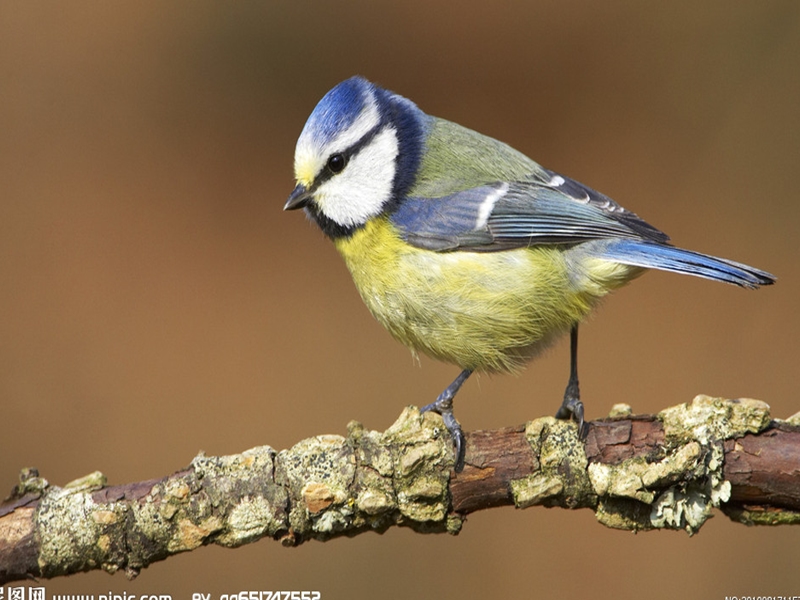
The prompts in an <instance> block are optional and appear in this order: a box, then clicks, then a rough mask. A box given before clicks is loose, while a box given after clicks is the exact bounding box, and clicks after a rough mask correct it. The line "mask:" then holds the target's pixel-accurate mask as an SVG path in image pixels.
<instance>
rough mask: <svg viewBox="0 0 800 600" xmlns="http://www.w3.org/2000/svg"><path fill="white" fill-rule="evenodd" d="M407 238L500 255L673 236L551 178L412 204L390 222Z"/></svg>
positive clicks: (487, 187)
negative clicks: (537, 248)
mask: <svg viewBox="0 0 800 600" xmlns="http://www.w3.org/2000/svg"><path fill="white" fill-rule="evenodd" d="M390 218H391V220H392V222H393V223H394V224H395V225H396V226H397V227H398V229H399V230H400V232H401V234H402V235H403V237H404V238H405V239H406V240H407V241H408V242H409V243H410V244H413V245H415V246H418V247H420V248H426V249H429V250H438V251H447V250H459V249H460V250H470V251H497V250H508V249H512V248H519V247H525V246H536V245H543V244H572V243H578V242H583V241H587V240H597V239H607V238H631V239H644V240H650V241H653V242H658V243H666V242H667V241H668V240H669V238H668V237H667V235H666V234H664V233H663V232H661V231H659V230H658V229H656V228H655V227H652V226H651V225H649V224H648V223H646V222H645V221H643V220H642V219H640V218H639V217H638V216H636V215H635V214H634V213H632V212H630V211H628V210H625V209H624V208H622V207H621V206H620V205H619V204H617V203H616V202H614V201H613V200H611V199H610V198H608V197H607V196H604V195H603V194H600V193H599V192H596V191H594V190H592V189H590V188H588V187H586V186H584V185H582V184H580V183H578V182H577V181H574V180H572V179H568V178H566V177H563V176H561V175H557V174H556V173H553V172H551V171H547V170H542V172H539V173H536V174H535V175H532V176H531V177H530V178H528V179H525V180H522V181H514V182H495V183H489V184H486V185H480V186H476V187H473V188H470V189H466V190H462V191H457V192H454V193H451V194H448V195H445V196H441V197H437V198H422V197H408V198H406V199H405V200H404V201H403V202H402V203H401V204H400V206H399V207H398V209H397V210H396V211H395V212H394V213H393V214H392V215H391V217H390Z"/></svg>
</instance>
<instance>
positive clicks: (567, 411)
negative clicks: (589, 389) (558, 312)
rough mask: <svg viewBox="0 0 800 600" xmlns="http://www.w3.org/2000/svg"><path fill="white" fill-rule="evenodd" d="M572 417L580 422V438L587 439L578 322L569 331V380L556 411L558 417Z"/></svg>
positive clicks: (587, 430) (587, 428) (587, 429)
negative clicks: (579, 379) (579, 358)
mask: <svg viewBox="0 0 800 600" xmlns="http://www.w3.org/2000/svg"><path fill="white" fill-rule="evenodd" d="M570 418H571V419H572V420H573V421H575V422H576V423H577V424H578V439H581V440H583V439H586V434H587V433H588V432H589V427H588V426H587V425H586V423H584V421H583V402H581V390H580V386H579V385H578V324H577V323H576V324H575V325H573V326H572V329H571V330H570V332H569V381H568V382H567V389H566V390H564V401H563V402H562V403H561V407H560V408H559V409H558V412H557V413H556V419H570Z"/></svg>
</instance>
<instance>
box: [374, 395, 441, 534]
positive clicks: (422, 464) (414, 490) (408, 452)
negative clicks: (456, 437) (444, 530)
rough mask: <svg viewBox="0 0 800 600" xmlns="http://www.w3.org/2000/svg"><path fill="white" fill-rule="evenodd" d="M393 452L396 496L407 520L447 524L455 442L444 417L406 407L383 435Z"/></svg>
mask: <svg viewBox="0 0 800 600" xmlns="http://www.w3.org/2000/svg"><path fill="white" fill-rule="evenodd" d="M381 441H382V443H383V444H384V445H386V446H387V447H389V448H391V449H392V462H393V471H394V486H395V488H394V497H395V498H397V507H398V510H399V511H400V513H401V514H402V515H403V517H405V518H406V519H411V520H412V521H415V522H418V523H431V522H436V523H439V524H441V525H442V526H443V525H444V524H445V521H446V517H447V515H448V513H449V507H450V497H449V492H448V483H449V469H447V468H442V467H446V466H449V465H452V460H453V459H452V453H453V450H452V441H451V439H450V434H449V433H448V431H447V430H446V429H445V428H444V427H443V426H442V421H441V418H440V417H439V416H438V415H433V414H430V413H426V414H424V415H423V414H420V412H419V409H417V408H416V407H413V406H409V407H407V408H406V409H405V410H404V411H403V412H402V414H401V415H400V417H399V418H398V419H397V421H396V422H395V423H394V424H393V425H392V426H391V427H389V429H387V430H386V431H385V432H384V433H383V434H382V436H381Z"/></svg>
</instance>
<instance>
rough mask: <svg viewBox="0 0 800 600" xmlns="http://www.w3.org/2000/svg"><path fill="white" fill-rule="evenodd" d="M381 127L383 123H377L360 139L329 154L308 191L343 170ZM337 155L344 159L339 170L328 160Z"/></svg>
mask: <svg viewBox="0 0 800 600" xmlns="http://www.w3.org/2000/svg"><path fill="white" fill-rule="evenodd" d="M383 127H384V125H383V124H381V123H379V124H378V125H376V126H375V127H373V128H372V129H370V130H369V131H368V132H367V133H365V134H364V136H363V137H362V138H361V139H360V140H358V141H357V142H356V143H355V144H353V145H352V146H350V147H349V148H346V149H345V150H343V151H341V152H335V153H333V154H331V155H330V156H329V157H328V160H327V161H326V163H325V168H324V169H322V171H320V173H319V175H317V177H316V179H314V183H313V184H312V185H311V187H310V188H309V191H311V192H313V191H314V190H316V189H317V188H318V187H319V186H321V185H322V184H323V183H325V182H326V181H328V180H329V179H331V178H333V177H336V175H338V174H339V173H341V172H342V170H344V167H345V166H346V165H347V164H348V163H349V162H350V161H351V160H352V159H353V157H354V156H356V155H357V154H358V153H359V152H361V150H363V149H364V148H365V147H366V146H368V145H369V143H370V142H371V141H372V140H373V139H374V138H375V136H376V135H378V133H380V132H381V131H382V130H383ZM337 155H339V156H342V158H343V159H344V164H343V165H342V168H341V169H340V170H339V171H334V170H333V169H331V167H330V162H331V159H332V158H333V157H334V156H337Z"/></svg>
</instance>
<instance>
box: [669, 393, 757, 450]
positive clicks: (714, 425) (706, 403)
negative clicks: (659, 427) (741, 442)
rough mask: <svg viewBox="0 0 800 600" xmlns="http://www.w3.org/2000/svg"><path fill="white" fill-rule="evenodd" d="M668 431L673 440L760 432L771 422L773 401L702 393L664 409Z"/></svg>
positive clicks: (730, 436) (681, 440) (703, 441)
mask: <svg viewBox="0 0 800 600" xmlns="http://www.w3.org/2000/svg"><path fill="white" fill-rule="evenodd" d="M658 418H659V419H660V420H661V422H662V423H663V424H664V434H665V435H666V438H667V440H668V441H670V442H676V443H683V442H687V441H689V440H697V441H698V442H700V443H701V444H707V443H708V442H709V441H710V440H727V439H731V438H735V437H741V436H743V435H744V434H746V433H758V432H759V431H762V430H764V429H766V427H767V426H768V425H769V422H770V413H769V405H768V404H766V403H765V402H762V401H760V400H752V399H750V398H740V399H738V400H726V399H724V398H712V397H710V396H704V395H699V396H697V397H695V398H694V400H692V401H691V402H687V403H685V404H679V405H678V406H673V407H670V408H667V409H665V410H663V411H661V412H660V413H659V414H658Z"/></svg>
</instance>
